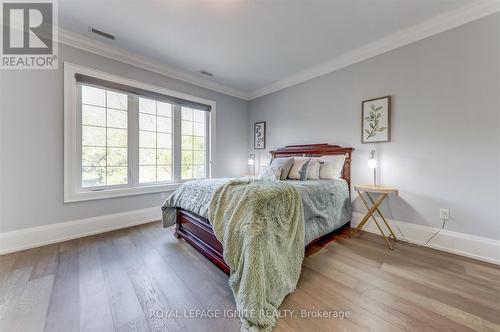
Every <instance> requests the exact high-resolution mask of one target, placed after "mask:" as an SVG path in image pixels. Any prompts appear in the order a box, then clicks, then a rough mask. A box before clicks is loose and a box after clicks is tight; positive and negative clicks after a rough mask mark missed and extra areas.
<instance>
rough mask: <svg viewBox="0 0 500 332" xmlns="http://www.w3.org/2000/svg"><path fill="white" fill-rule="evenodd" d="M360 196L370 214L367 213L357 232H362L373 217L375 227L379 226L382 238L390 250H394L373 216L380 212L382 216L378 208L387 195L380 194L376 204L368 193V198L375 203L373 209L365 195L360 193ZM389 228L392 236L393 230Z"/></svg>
mask: <svg viewBox="0 0 500 332" xmlns="http://www.w3.org/2000/svg"><path fill="white" fill-rule="evenodd" d="M358 194H359V197H360V198H361V200H362V201H363V204H364V205H365V206H366V208H367V209H368V212H367V213H366V216H365V218H363V220H362V221H361V223H360V224H359V225H358V227H356V230H358V231H360V230H361V229H362V228H363V226H364V225H365V224H366V223H367V222H368V220H369V219H370V217H371V218H372V219H373V221H374V222H375V225H376V226H377V228H378V230H379V231H380V234H381V235H382V237H383V238H384V240H385V242H386V243H387V246H388V247H389V249H391V250H392V249H393V247H392V245H391V243H390V242H389V240H388V239H387V237H386V236H385V233H384V231H383V230H382V228H381V227H380V225H379V223H378V222H377V219H376V218H375V216H374V214H373V213H374V212H375V211H378V212H379V214H381V213H380V211H379V209H378V207H379V206H380V204H382V202H383V201H384V199H385V198H386V197H387V194H380V196H379V197H378V198H377V200H376V201H375V202H374V201H373V199H372V198H371V196H370V195H369V194H368V193H366V195H367V196H368V198H369V199H370V201H371V202H372V203H373V205H372V207H370V206H369V204H368V201H367V200H366V199H365V198H364V197H363V195H362V194H361V192H358ZM384 222H386V221H385V219H384ZM386 225H387V223H386ZM387 226H388V225H387ZM388 228H389V231H390V232H391V234H393V233H392V230H391V229H390V227H389V226H388Z"/></svg>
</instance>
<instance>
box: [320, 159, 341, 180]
mask: <svg viewBox="0 0 500 332" xmlns="http://www.w3.org/2000/svg"><path fill="white" fill-rule="evenodd" d="M345 158H346V155H335V156H323V157H321V158H319V162H320V167H319V177H320V179H340V178H341V177H342V169H343V168H344V162H345Z"/></svg>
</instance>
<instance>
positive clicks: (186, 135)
mask: <svg viewBox="0 0 500 332" xmlns="http://www.w3.org/2000/svg"><path fill="white" fill-rule="evenodd" d="M181 111H182V115H181V120H182V126H181V128H182V146H181V150H182V160H181V178H182V179H183V180H187V179H199V178H204V177H205V169H206V167H205V141H206V136H205V127H206V121H205V120H206V116H205V114H206V112H204V111H200V110H196V109H192V108H189V107H182V108H181Z"/></svg>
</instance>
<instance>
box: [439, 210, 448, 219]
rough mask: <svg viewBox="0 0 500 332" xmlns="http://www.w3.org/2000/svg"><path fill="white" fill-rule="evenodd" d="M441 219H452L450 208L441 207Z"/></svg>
mask: <svg viewBox="0 0 500 332" xmlns="http://www.w3.org/2000/svg"><path fill="white" fill-rule="evenodd" d="M439 219H441V220H450V209H440V210H439Z"/></svg>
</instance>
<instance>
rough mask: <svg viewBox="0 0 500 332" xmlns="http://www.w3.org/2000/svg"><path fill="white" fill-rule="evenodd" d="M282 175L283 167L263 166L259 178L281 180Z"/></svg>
mask: <svg viewBox="0 0 500 332" xmlns="http://www.w3.org/2000/svg"><path fill="white" fill-rule="evenodd" d="M280 176H281V167H275V166H262V168H261V169H260V172H259V176H258V177H257V178H259V179H261V180H279V179H280Z"/></svg>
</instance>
